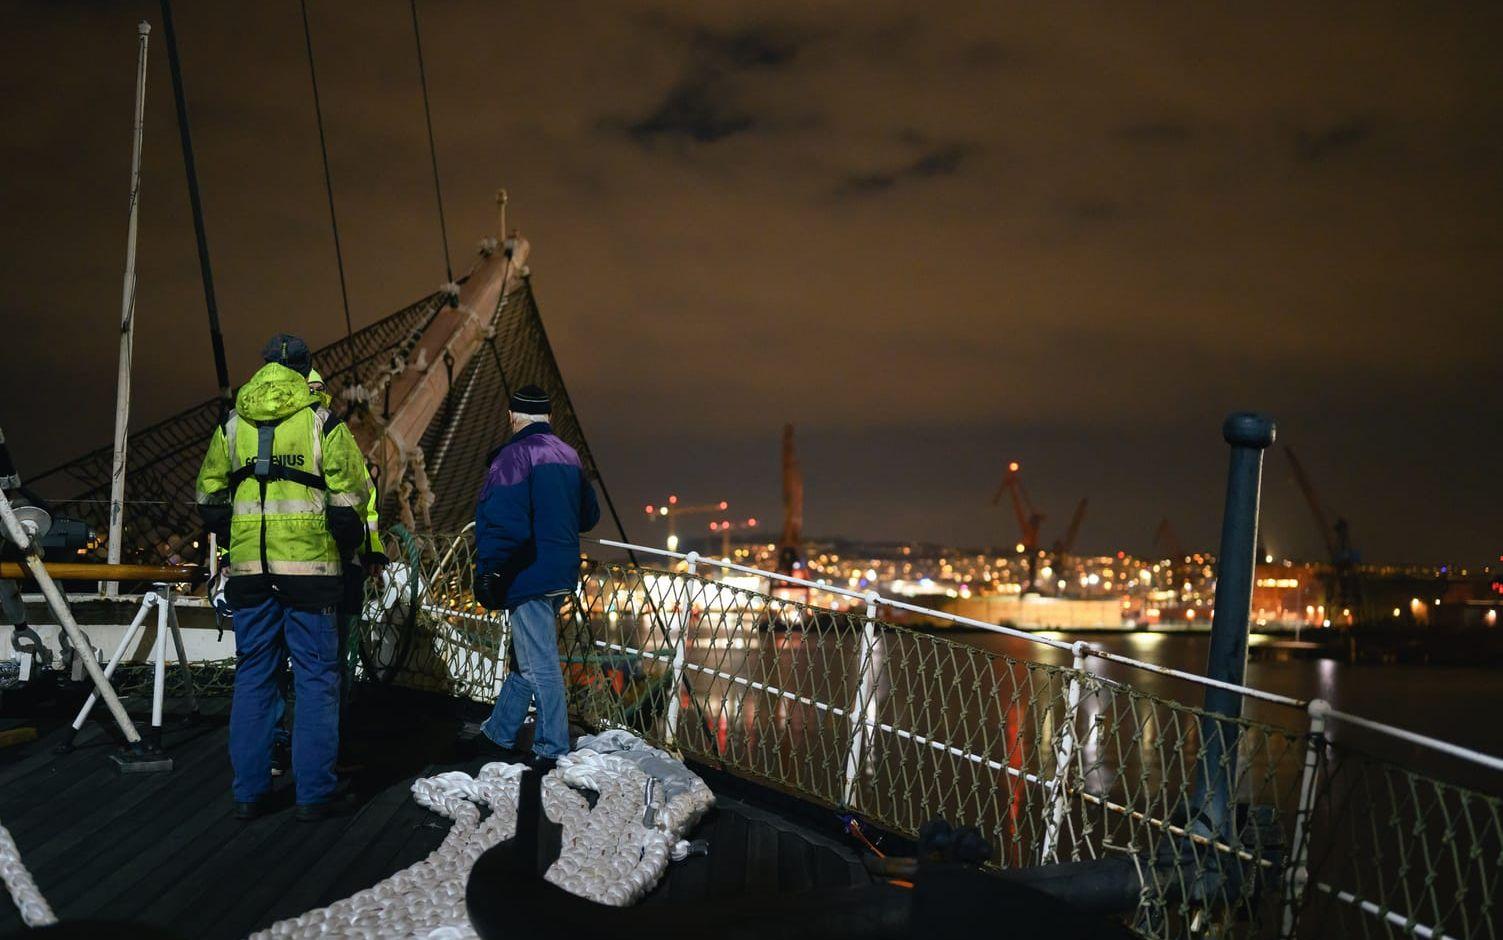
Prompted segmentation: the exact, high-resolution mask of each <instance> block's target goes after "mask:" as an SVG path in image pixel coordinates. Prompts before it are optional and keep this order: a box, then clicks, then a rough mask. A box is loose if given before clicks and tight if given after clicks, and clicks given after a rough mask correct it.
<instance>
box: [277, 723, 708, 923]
mask: <svg viewBox="0 0 1503 940" xmlns="http://www.w3.org/2000/svg"><path fill="white" fill-rule="evenodd" d="M613 734H617V735H625V733H624V732H613ZM625 737H627V738H630V737H631V736H630V735H625ZM629 744H630V746H632V747H634V748H635V749H636V750H635V751H634V752H633V753H635V754H636V755H637V756H638V757H639V758H640V757H641V756H642V755H644V754H649V753H650V754H652V755H656V756H657V757H658V758H660V759H665V760H671V758H670V757H669V756H668V755H667V754H666V753H664V752H661V751H657V750H655V749H652V748H648V747H647V745H646V744H645V743H644V742H642V741H641V740H640V739H635V740H632V741H630V742H629ZM678 767H679V768H680V769H681V770H682V774H681V775H680V776H681V777H682V778H688V779H689V781H690V782H689V783H688V785H687V786H684V785H683V781H682V780H679V781H678V786H677V787H676V789H677V790H678V791H679V792H676V793H675V794H674V795H673V796H672V797H671V798H665V796H664V794H665V792H667V788H666V787H665V786H663V785H662V781H661V780H658V779H657V778H655V777H653V776H652V775H651V774H648V773H646V772H645V771H643V770H642V769H641V767H640V766H639V765H638V763H637V762H635V761H633V760H631V759H629V758H626V757H622V756H620V755H619V754H616V753H600V752H597V751H593V750H590V749H588V748H583V749H581V750H578V751H575V752H574V753H572V754H569V755H567V756H565V757H562V758H560V759H559V762H558V767H557V768H556V769H555V770H554V771H552V772H551V773H549V774H548V776H546V777H544V778H543V782H542V801H543V811H544V813H546V814H547V816H548V818H549V819H551V820H553V821H554V822H556V823H559V824H560V825H561V826H562V827H563V833H562V840H561V846H560V852H559V857H558V861H556V862H554V864H553V865H552V866H550V867H549V869H548V871H547V873H546V874H545V875H544V877H545V878H547V880H548V881H550V882H552V883H553V884H555V885H558V886H559V887H560V888H563V889H564V890H565V891H569V892H570V893H572V894H575V895H578V896H579V897H583V898H588V899H589V900H592V901H595V902H597V903H599V904H609V905H614V906H617V907H622V906H626V905H629V904H632V903H635V902H636V901H638V900H640V899H641V898H642V896H643V895H645V894H646V893H647V892H649V891H651V890H652V888H653V886H654V885H656V884H657V883H658V881H659V879H661V878H662V876H663V872H664V871H665V870H666V869H667V867H668V864H669V861H670V859H672V858H682V857H683V856H684V855H685V854H687V853H686V849H687V846H686V844H685V843H683V842H681V841H680V840H681V839H682V837H683V836H684V835H685V834H686V833H688V831H689V830H690V829H691V828H693V826H694V824H695V823H697V822H698V821H699V818H700V817H701V816H703V815H704V813H705V812H706V811H707V810H708V809H709V808H710V807H711V806H713V805H714V803H715V796H714V794H713V793H712V792H711V791H710V788H709V787H708V786H706V785H705V783H704V781H702V780H700V779H699V778H698V777H695V776H693V775H692V774H690V773H689V772H688V771H687V769H684V768H683V765H682V764H679V765H678ZM524 769H525V768H524V767H523V765H521V764H486V765H485V766H484V767H482V768H481V770H480V774H479V776H478V777H471V776H470V775H469V774H466V773H461V772H458V771H450V772H448V773H442V774H439V775H437V776H434V777H426V778H423V779H421V780H417V781H414V782H413V784H412V795H413V798H414V799H416V800H417V802H418V803H419V804H421V805H422V806H425V807H427V808H428V809H431V810H433V811H434V812H435V813H438V814H440V815H442V816H446V817H448V818H449V819H452V820H454V826H453V828H452V829H450V830H449V834H448V836H447V837H445V839H444V841H443V844H442V845H440V846H439V847H438V848H437V849H435V850H434V851H433V853H432V854H430V855H429V856H428V857H427V858H426V859H424V860H423V861H421V862H418V863H417V864H416V865H413V866H411V867H410V868H407V869H405V870H403V871H400V872H397V873H396V874H395V875H392V876H391V877H390V878H387V879H386V880H385V881H382V882H381V883H379V884H377V885H374V886H372V887H370V888H367V889H365V890H364V891H361V892H359V893H357V894H354V895H351V896H350V897H348V898H345V899H344V900H343V901H337V902H335V903H334V904H331V905H329V906H328V907H324V908H319V909H318V910H315V911H309V912H308V913H306V914H303V915H301V916H299V917H295V918H292V919H290V920H284V921H280V922H278V923H276V924H273V925H272V926H271V927H269V928H267V929H266V930H263V931H261V932H260V933H257V934H253V935H252V936H253V940H266V938H291V937H297V938H305V937H306V938H312V937H383V938H384V937H402V938H423V940H468V938H473V937H475V936H476V934H475V931H474V929H473V928H472V927H471V926H470V922H469V917H468V914H467V912H466V910H465V885H466V883H467V881H468V880H469V875H470V869H471V868H473V867H474V865H475V860H476V859H477V858H479V857H480V855H481V853H482V852H484V851H485V850H486V849H489V848H491V847H492V846H494V845H496V844H497V843H500V842H503V841H505V840H507V839H510V838H511V837H512V836H513V835H514V834H515V833H516V828H517V796H518V792H519V790H520V783H521V778H522V773H523V771H524ZM579 789H589V790H594V791H596V792H597V793H599V794H600V796H599V799H598V800H597V801H596V803H595V807H594V809H591V808H590V806H589V803H588V802H587V801H586V800H585V797H584V796H583V795H582V794H581V793H580V792H579ZM482 806H483V807H486V808H488V809H489V810H490V815H489V816H487V817H485V818H484V820H483V821H482V818H481V807H482Z"/></svg>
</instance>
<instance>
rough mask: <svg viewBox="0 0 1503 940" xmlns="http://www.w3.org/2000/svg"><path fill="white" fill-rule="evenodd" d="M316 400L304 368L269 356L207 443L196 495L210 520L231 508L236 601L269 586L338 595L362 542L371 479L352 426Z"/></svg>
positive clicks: (283, 593) (295, 598)
mask: <svg viewBox="0 0 1503 940" xmlns="http://www.w3.org/2000/svg"><path fill="white" fill-rule="evenodd" d="M318 404H319V401H318V397H317V396H316V395H315V394H314V393H312V392H310V391H309V390H308V385H307V380H306V379H305V378H303V376H302V375H300V374H299V373H297V372H294V371H293V370H291V369H288V368H287V367H285V366H282V365H278V364H276V363H268V364H267V365H265V366H263V367H262V368H261V369H260V371H258V372H257V373H256V374H255V376H253V377H252V378H251V380H250V381H249V382H247V383H246V384H245V385H244V386H242V387H241V389H240V393H239V394H238V395H237V396H236V399H235V411H234V412H233V413H232V414H231V415H230V417H229V418H228V419H227V420H226V421H225V422H224V424H223V425H222V426H220V427H219V428H217V429H215V432H214V437H213V439H212V440H211V441H210V442H209V450H208V453H207V454H205V456H204V462H203V466H202V468H201V469H200V470H199V474H198V486H197V490H198V492H197V499H198V503H199V506H200V508H201V511H202V512H203V515H204V519H205V522H206V523H209V524H210V526H211V527H216V528H218V527H221V526H222V523H223V521H224V519H225V517H226V516H227V517H228V530H229V532H228V534H229V556H230V557H229V581H228V583H227V585H226V588H225V594H226V597H227V599H228V600H229V602H230V604H231V605H232V606H234V607H245V606H250V605H254V604H257V603H260V602H262V601H264V600H265V599H266V598H267V597H268V596H271V595H277V596H280V597H283V598H284V599H285V600H286V601H287V602H288V603H289V604H292V605H294V606H297V607H316V608H321V607H333V606H334V605H335V604H336V603H338V601H339V597H340V590H341V578H340V575H341V572H342V567H343V564H342V559H343V558H344V557H346V556H347V555H348V554H349V553H350V552H352V551H353V550H355V548H356V547H357V546H358V545H359V543H360V542H361V541H363V539H362V537H361V536H362V534H363V529H364V526H363V525H362V524H361V523H362V520H361V510H362V509H363V508H364V507H365V505H366V501H367V498H368V496H369V493H370V479H369V477H368V476H367V474H366V471H365V458H364V455H363V454H361V452H360V447H359V445H358V444H357V443H356V442H355V437H354V435H353V434H351V433H350V429H349V428H348V427H346V426H345V424H344V423H343V422H342V421H339V420H338V419H337V418H331V417H329V416H328V413H327V412H323V413H320V411H319V410H318V409H317V406H318ZM263 438H267V440H266V441H265V442H264V443H263ZM258 470H259V473H258Z"/></svg>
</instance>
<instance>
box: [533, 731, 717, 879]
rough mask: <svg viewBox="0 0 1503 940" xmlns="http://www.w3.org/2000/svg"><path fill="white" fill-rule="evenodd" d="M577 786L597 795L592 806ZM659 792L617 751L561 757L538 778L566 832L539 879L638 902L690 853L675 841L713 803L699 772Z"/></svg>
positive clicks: (548, 808)
mask: <svg viewBox="0 0 1503 940" xmlns="http://www.w3.org/2000/svg"><path fill="white" fill-rule="evenodd" d="M659 753H661V752H659ZM662 756H664V757H667V755H666V754H664V755H662ZM580 789H587V790H594V791H595V792H597V793H598V794H599V795H600V796H599V799H597V800H596V802H595V806H594V808H593V809H591V808H590V805H589V803H588V802H586V800H585V798H584V795H583V794H581V793H580V792H579V790H580ZM663 793H664V788H663V787H662V786H661V785H659V782H658V781H656V780H655V779H654V778H653V777H651V776H650V775H649V774H647V773H645V772H644V771H643V770H642V769H641V768H640V767H639V766H638V764H637V763H635V762H634V761H632V760H629V759H627V758H625V757H622V756H619V755H617V754H602V753H599V752H597V751H593V750H590V749H588V748H585V749H581V750H578V751H575V752H574V753H572V754H569V755H567V756H565V757H561V758H559V761H558V769H557V770H555V771H554V772H553V773H551V774H549V775H548V776H547V777H544V778H543V786H542V798H543V811H544V812H545V813H546V814H547V816H548V818H549V819H551V820H553V821H554V822H556V823H559V824H560V825H561V826H563V836H562V840H561V847H560V851H559V856H558V861H556V862H554V863H553V865H552V866H551V867H550V868H549V869H548V871H547V872H546V873H545V874H544V876H543V877H544V878H546V879H547V880H548V881H550V882H552V883H553V884H555V885H557V886H559V887H560V888H563V889H564V890H565V891H568V892H569V893H570V894H573V895H577V896H579V897H582V898H588V899H590V900H591V901H594V902H596V903H597V904H609V905H612V906H614V907H626V906H628V905H631V904H635V903H636V902H637V901H640V900H641V899H642V897H643V896H644V895H646V894H647V893H648V892H649V891H651V890H652V889H653V887H654V886H655V885H656V884H657V883H658V881H659V880H660V879H661V878H662V877H663V873H664V872H665V871H666V870H667V868H668V863H669V861H670V860H672V859H674V858H683V857H684V856H685V855H686V854H687V846H686V845H681V844H680V840H681V839H682V837H683V836H684V835H685V834H687V833H688V831H689V830H690V829H692V828H693V827H694V824H695V823H696V822H698V821H699V818H700V817H701V816H703V815H704V814H705V812H706V811H707V810H709V808H710V807H712V806H714V805H715V795H714V794H713V793H712V792H710V788H709V787H707V786H706V785H705V783H704V781H703V780H700V779H699V778H698V777H695V778H693V783H692V784H691V785H690V787H689V788H688V789H687V790H686V791H685V792H681V793H678V794H677V795H675V796H674V797H673V798H672V799H667V800H665V799H664V798H663Z"/></svg>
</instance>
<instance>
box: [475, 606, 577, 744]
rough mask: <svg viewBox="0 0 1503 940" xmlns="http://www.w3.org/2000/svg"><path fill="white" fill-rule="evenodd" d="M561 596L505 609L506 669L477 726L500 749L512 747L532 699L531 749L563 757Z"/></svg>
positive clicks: (565, 731) (566, 741)
mask: <svg viewBox="0 0 1503 940" xmlns="http://www.w3.org/2000/svg"><path fill="white" fill-rule="evenodd" d="M562 600H563V597H562V596H557V597H538V598H534V599H532V600H530V601H523V602H522V603H521V604H518V605H517V606H516V607H511V608H508V609H507V615H508V617H509V619H510V621H511V654H512V670H511V672H509V673H507V676H506V681H505V682H503V683H502V684H501V694H500V695H499V696H497V697H496V707H495V709H494V710H493V711H492V712H491V717H490V718H488V719H487V720H486V722H485V725H484V726H483V730H484V731H485V736H486V737H488V738H490V739H491V740H492V741H494V742H495V743H497V744H499V745H501V746H502V747H516V744H517V732H518V731H520V730H521V729H522V722H523V721H524V720H526V718H527V707H528V705H530V704H532V701H533V699H536V700H537V709H538V720H537V727H536V729H535V733H534V734H533V738H532V751H533V753H534V754H536V755H538V756H539V757H563V756H564V755H565V754H567V753H569V709H568V705H567V704H566V703H565V701H564V674H563V670H562V669H560V668H559V664H558V608H559V604H560V603H561V602H562Z"/></svg>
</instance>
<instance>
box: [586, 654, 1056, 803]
mask: <svg viewBox="0 0 1503 940" xmlns="http://www.w3.org/2000/svg"><path fill="white" fill-rule="evenodd" d="M594 642H595V645H596V646H599V647H602V648H604V649H609V650H614V651H615V652H618V653H630V654H632V655H634V656H641V657H642V658H644V659H655V660H659V661H663V662H672V661H673V654H672V653H671V652H669V653H663V652H658V653H654V652H650V651H648V650H642V649H637V648H635V647H630V646H624V645H622V644H620V643H608V642H606V641H605V640H595V641H594ZM683 668H684V669H686V670H688V671H690V672H695V673H699V674H700V675H708V676H710V677H712V678H715V679H724V680H725V681H727V682H734V683H736V684H737V685H741V686H745V687H746V688H748V689H753V690H755V691H757V692H765V693H767V694H768V695H774V696H777V697H778V698H783V699H787V700H789V701H792V702H798V703H799V704H800V705H807V706H809V707H810V708H814V709H818V710H819V711H823V712H828V713H829V714H831V715H835V716H837V717H839V718H850V717H852V716H851V713H850V711H849V710H848V709H845V708H842V707H840V706H839V705H831V704H830V703H829V702H822V701H820V700H819V699H815V698H810V697H809V696H807V695H799V694H798V693H797V692H790V691H788V690H787V689H780V688H778V687H777V686H774V685H768V684H766V683H764V682H757V681H755V680H753V679H748V678H746V677H745V676H738V675H736V674H735V673H730V672H724V671H722V670H719V669H716V668H714V667H713V666H705V665H701V664H699V663H693V662H685V663H684V664H683ZM857 720H858V721H859V720H861V719H857ZM867 724H869V725H870V726H871V727H873V728H876V729H879V730H882V731H885V732H887V733H888V734H891V735H894V736H895V737H899V738H903V739H905V740H908V741H912V742H914V743H915V744H920V745H923V746H925V747H929V748H933V749H934V750H936V751H943V752H945V753H946V754H949V755H950V756H951V757H959V758H962V759H964V760H968V761H970V762H971V763H973V764H982V765H984V766H986V767H987V768H988V769H990V770H999V771H1002V772H1003V773H1006V774H1007V775H1009V776H1012V777H1017V778H1018V779H1019V780H1026V781H1028V782H1029V783H1033V784H1037V785H1039V786H1041V787H1043V788H1044V789H1045V790H1050V791H1052V790H1053V789H1054V781H1053V780H1044V779H1042V778H1040V777H1039V776H1037V775H1036V774H1031V773H1028V772H1027V771H1024V770H1020V769H1018V768H1017V767H1012V766H1010V765H1008V764H1003V763H1001V762H1000V761H995V760H992V759H991V758H990V757H986V756H985V755H982V754H977V753H975V752H973V751H967V750H964V749H963V748H958V747H956V746H955V745H953V744H946V743H945V742H943V741H937V740H935V739H933V738H931V737H928V736H927V735H922V734H918V733H916V732H913V731H908V730H907V729H904V728H899V727H897V726H895V725H892V724H889V723H887V722H885V721H874V722H867Z"/></svg>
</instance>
